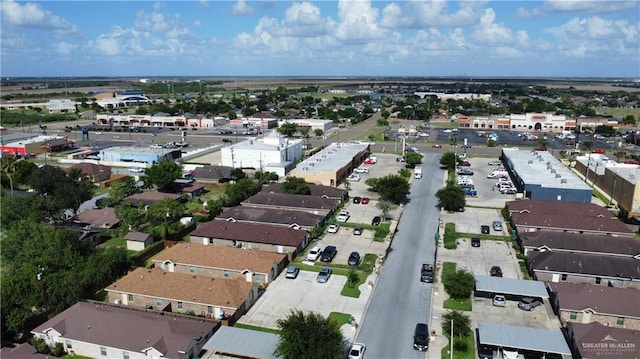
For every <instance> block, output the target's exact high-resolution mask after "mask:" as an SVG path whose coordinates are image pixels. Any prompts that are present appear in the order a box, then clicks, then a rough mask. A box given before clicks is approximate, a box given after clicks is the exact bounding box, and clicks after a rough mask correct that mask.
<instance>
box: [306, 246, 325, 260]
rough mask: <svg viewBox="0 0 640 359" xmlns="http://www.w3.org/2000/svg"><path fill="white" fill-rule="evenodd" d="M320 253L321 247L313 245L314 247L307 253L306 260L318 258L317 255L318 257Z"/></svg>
mask: <svg viewBox="0 0 640 359" xmlns="http://www.w3.org/2000/svg"><path fill="white" fill-rule="evenodd" d="M320 253H322V248H320V247H318V246H315V247H313V248H311V250H310V251H309V253H307V260H308V261H316V260H317V259H318V257H320Z"/></svg>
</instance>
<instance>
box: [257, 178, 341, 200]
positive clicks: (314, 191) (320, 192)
mask: <svg viewBox="0 0 640 359" xmlns="http://www.w3.org/2000/svg"><path fill="white" fill-rule="evenodd" d="M309 191H310V192H311V195H312V196H317V197H322V196H326V197H329V198H339V199H343V198H346V196H347V191H345V190H343V189H340V188H336V187H331V186H321V185H315V184H309ZM262 192H272V193H282V183H280V182H275V183H271V184H270V185H268V186H267V187H265V188H264V189H263V190H262Z"/></svg>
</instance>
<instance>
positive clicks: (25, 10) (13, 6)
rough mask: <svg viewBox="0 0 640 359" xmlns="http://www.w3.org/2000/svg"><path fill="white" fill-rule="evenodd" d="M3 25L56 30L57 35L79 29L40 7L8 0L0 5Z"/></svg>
mask: <svg viewBox="0 0 640 359" xmlns="http://www.w3.org/2000/svg"><path fill="white" fill-rule="evenodd" d="M0 10H1V11H0V12H1V13H2V22H3V25H5V26H6V25H11V26H15V27H22V28H33V29H40V30H55V31H56V34H60V35H61V34H63V33H67V34H68V33H75V32H77V29H76V27H75V26H73V25H72V24H71V23H69V22H68V21H67V20H65V19H63V18H61V17H59V16H56V15H53V14H52V13H51V12H50V11H44V10H43V9H42V8H41V7H40V5H38V4H34V3H25V4H24V5H22V3H19V2H16V1H13V0H8V1H2V2H1V3H0Z"/></svg>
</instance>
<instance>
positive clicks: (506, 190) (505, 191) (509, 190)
mask: <svg viewBox="0 0 640 359" xmlns="http://www.w3.org/2000/svg"><path fill="white" fill-rule="evenodd" d="M500 193H502V194H516V193H518V190H517V189H515V188H513V187H505V188H501V189H500Z"/></svg>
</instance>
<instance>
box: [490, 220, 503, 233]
mask: <svg viewBox="0 0 640 359" xmlns="http://www.w3.org/2000/svg"><path fill="white" fill-rule="evenodd" d="M491 225H492V226H493V230H494V231H502V222H501V221H493V223H491Z"/></svg>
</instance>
